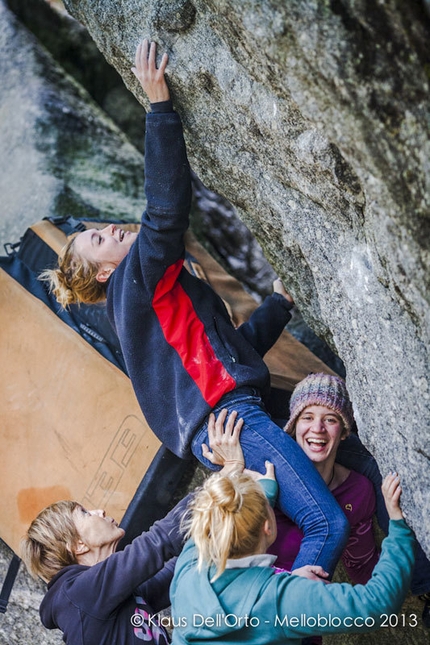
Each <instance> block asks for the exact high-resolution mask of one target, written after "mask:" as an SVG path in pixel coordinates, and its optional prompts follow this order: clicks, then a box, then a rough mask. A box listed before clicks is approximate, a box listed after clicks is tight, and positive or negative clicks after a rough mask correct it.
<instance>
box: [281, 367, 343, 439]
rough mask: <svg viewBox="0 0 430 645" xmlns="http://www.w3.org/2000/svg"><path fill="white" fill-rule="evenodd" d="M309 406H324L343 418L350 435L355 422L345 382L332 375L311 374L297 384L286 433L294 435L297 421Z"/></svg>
mask: <svg viewBox="0 0 430 645" xmlns="http://www.w3.org/2000/svg"><path fill="white" fill-rule="evenodd" d="M309 405H323V406H325V407H327V408H330V409H331V410H333V411H334V412H337V414H338V415H339V416H340V417H341V419H342V421H343V424H344V426H345V430H346V431H347V432H348V433H349V431H350V430H351V426H352V424H353V422H354V415H353V411H352V405H351V401H350V399H349V394H348V390H347V389H346V385H345V381H344V380H343V379H341V378H339V376H332V375H331V374H322V373H321V374H309V375H308V376H306V378H304V379H303V380H302V381H300V383H297V385H296V387H295V388H294V392H293V393H292V395H291V399H290V418H289V419H288V423H287V425H286V426H285V428H284V429H285V432H288V434H291V435H292V434H294V428H295V425H296V421H297V419H298V417H299V416H300V414H301V413H302V412H303V410H304V409H305V408H307V407H308V406H309Z"/></svg>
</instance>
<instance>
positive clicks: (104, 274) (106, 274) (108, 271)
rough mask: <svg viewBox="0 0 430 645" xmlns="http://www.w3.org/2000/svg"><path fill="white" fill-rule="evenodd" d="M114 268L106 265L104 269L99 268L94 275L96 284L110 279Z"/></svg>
mask: <svg viewBox="0 0 430 645" xmlns="http://www.w3.org/2000/svg"><path fill="white" fill-rule="evenodd" d="M115 268H116V267H114V266H112V265H106V266H104V267H100V269H99V270H98V272H97V275H96V280H97V282H106V281H107V280H108V279H109V278H110V276H111V275H112V273H113V272H114V271H115Z"/></svg>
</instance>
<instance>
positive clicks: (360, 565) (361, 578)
mask: <svg viewBox="0 0 430 645" xmlns="http://www.w3.org/2000/svg"><path fill="white" fill-rule="evenodd" d="M362 493H363V497H362V517H361V519H360V521H358V522H357V523H356V524H354V525H353V526H351V531H350V533H349V539H348V542H347V544H346V547H345V549H344V551H343V553H342V561H343V564H344V566H345V569H346V572H347V573H348V575H349V577H350V578H351V580H352V582H353V583H354V584H366V582H367V581H368V580H369V579H370V578H371V576H372V571H373V569H374V568H375V566H376V563H377V562H378V558H379V552H378V548H377V546H376V542H375V535H374V532H373V515H374V513H375V509H376V501H375V492H374V490H373V486H372V484H371V482H370V481H369V487H368V489H367V490H363V491H362Z"/></svg>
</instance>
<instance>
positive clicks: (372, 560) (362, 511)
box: [268, 470, 379, 584]
mask: <svg viewBox="0 0 430 645" xmlns="http://www.w3.org/2000/svg"><path fill="white" fill-rule="evenodd" d="M332 493H333V496H334V497H335V498H336V500H337V502H338V504H339V506H340V507H341V509H342V510H343V512H344V513H345V515H346V517H347V519H348V521H349V523H350V525H351V532H350V535H349V540H348V543H347V545H346V547H345V550H344V552H343V554H342V561H343V564H344V566H345V569H346V571H347V573H348V575H349V576H350V578H351V580H352V581H353V582H354V583H355V584H365V583H366V582H367V581H368V580H369V579H370V577H371V575H372V571H373V568H374V566H375V565H376V563H377V562H378V558H379V552H378V549H377V547H376V544H375V538H374V535H373V525H372V517H373V514H374V512H375V508H376V501H375V493H374V489H373V484H372V483H371V482H370V481H369V480H368V479H367V477H364V476H363V475H360V474H359V473H356V472H355V471H353V470H351V472H350V474H349V475H348V477H347V478H346V480H345V481H344V482H343V483H342V484H341V485H340V486H338V487H337V488H335V489H334V490H333V491H332ZM275 514H276V522H277V525H278V537H277V538H276V540H275V542H274V543H273V544H272V546H271V547H270V548H269V549H268V553H274V554H276V555H277V556H278V559H277V560H276V566H277V567H281V568H283V569H286V570H287V571H291V566H292V564H293V562H294V560H295V558H296V556H297V553H298V552H299V549H300V543H301V541H302V538H303V533H302V531H301V530H300V529H299V528H298V526H296V525H295V524H294V523H293V522H292V521H291V520H290V518H289V517H286V516H285V515H283V514H282V513H281V512H280V511H279V510H277V509H275Z"/></svg>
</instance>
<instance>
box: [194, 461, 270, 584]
mask: <svg viewBox="0 0 430 645" xmlns="http://www.w3.org/2000/svg"><path fill="white" fill-rule="evenodd" d="M190 512H191V516H190V518H189V519H188V520H187V522H186V527H185V528H186V529H187V537H191V538H192V539H193V540H194V542H195V544H196V547H197V551H198V554H199V557H198V564H197V567H198V569H199V570H201V569H202V566H203V564H208V565H211V564H214V565H215V566H216V574H215V576H214V577H213V578H212V580H216V578H218V577H219V576H220V575H221V574H222V573H223V571H224V570H225V566H226V561H227V559H228V558H239V557H244V556H246V555H251V554H252V553H255V551H256V549H257V548H258V545H259V543H260V539H261V529H262V527H263V525H264V522H265V521H266V520H267V519H268V515H269V513H268V502H267V498H266V496H265V494H264V491H263V489H262V488H261V486H260V484H258V482H256V481H254V480H253V479H252V478H251V477H249V475H245V474H243V473H242V474H235V475H231V476H222V475H219V474H216V475H212V476H211V477H209V479H207V480H206V482H205V483H204V485H203V486H202V488H201V489H200V490H199V491H198V492H197V493H196V495H195V497H194V499H193V501H192V502H191V505H190Z"/></svg>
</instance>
